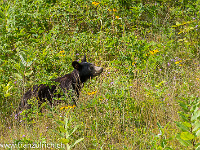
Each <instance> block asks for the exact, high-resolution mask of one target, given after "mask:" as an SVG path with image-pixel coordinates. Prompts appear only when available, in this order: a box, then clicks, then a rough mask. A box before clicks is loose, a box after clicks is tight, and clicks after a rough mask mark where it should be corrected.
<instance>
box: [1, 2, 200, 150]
mask: <svg viewBox="0 0 200 150" xmlns="http://www.w3.org/2000/svg"><path fill="white" fill-rule="evenodd" d="M199 4H200V2H199V1H181V0H180V1H174V2H173V1H166V0H164V1H148V2H143V1H122V0H118V1H112V2H111V1H107V0H104V1H99V2H97V1H96V2H95V3H94V2H93V3H92V1H87V0H86V1H82V0H73V1H69V0H65V1H60V0H48V1H42V0H41V1H40V0H36V1H30V0H26V1H16V0H13V1H3V0H2V1H0V74H1V75H0V108H1V109H0V117H1V121H0V144H2V143H4V144H5V143H7V144H9V143H15V144H18V143H23V144H33V145H34V144H39V143H42V144H45V143H47V144H51V143H54V144H56V143H57V144H60V143H64V144H65V146H66V145H68V149H70V148H69V147H70V146H71V149H91V150H92V149H136V150H137V149H141V150H143V149H158V150H160V149H166V150H169V149H178V150H179V149H198V148H199V144H200V141H199V137H200V133H199V132H200V126H199V116H200V115H199V112H200V110H199V107H200V106H199V105H200V103H199V101H200V99H199V86H200V85H199V81H200V76H199V72H200V70H199V69H200V67H199V56H200V55H199V54H200V53H199V47H200V44H199V41H200V39H199V34H200V32H199V31H200V29H199V25H200V24H199V20H200V17H199V16H200V5H199ZM84 54H86V55H87V57H88V61H90V62H93V63H95V64H96V65H97V66H102V67H103V68H104V72H103V73H102V74H101V75H100V76H99V77H97V78H94V79H92V80H90V81H88V82H87V83H86V84H85V85H84V88H83V89H82V91H81V95H80V98H79V100H78V102H77V103H78V107H77V108H69V107H67V106H66V109H62V108H63V107H65V104H60V105H59V106H54V107H53V108H49V107H48V105H47V108H46V109H43V112H42V113H40V112H39V111H38V110H37V108H33V109H31V110H26V111H29V113H28V115H22V117H20V119H19V120H18V119H15V114H14V112H15V110H16V109H17V107H18V105H19V102H20V100H21V97H22V95H23V94H24V93H25V91H27V90H28V88H30V87H31V85H33V84H40V83H47V82H48V81H49V80H50V79H53V78H56V77H58V76H62V75H64V74H67V73H69V72H71V71H72V70H73V68H72V65H71V63H72V61H73V60H77V59H81V57H82V56H83V55H84ZM24 113H25V112H24ZM70 133H71V134H70ZM0 146H1V145H0ZM7 149H8V148H7ZM22 149H23V148H22ZM24 149H25V148H24ZM27 149H30V148H27ZM60 149H61V148H60Z"/></svg>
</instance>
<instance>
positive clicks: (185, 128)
mask: <svg viewBox="0 0 200 150" xmlns="http://www.w3.org/2000/svg"><path fill="white" fill-rule="evenodd" d="M176 125H177V127H178V128H179V129H180V130H181V131H189V128H188V127H186V126H184V125H183V124H182V123H181V122H176Z"/></svg>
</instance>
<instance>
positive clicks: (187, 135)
mask: <svg viewBox="0 0 200 150" xmlns="http://www.w3.org/2000/svg"><path fill="white" fill-rule="evenodd" d="M180 137H181V139H183V140H192V139H194V135H193V134H191V133H189V132H181V135H180Z"/></svg>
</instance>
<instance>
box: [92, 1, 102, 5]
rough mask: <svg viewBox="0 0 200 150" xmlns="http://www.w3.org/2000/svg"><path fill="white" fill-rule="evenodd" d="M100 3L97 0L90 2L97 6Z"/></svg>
mask: <svg viewBox="0 0 200 150" xmlns="http://www.w3.org/2000/svg"><path fill="white" fill-rule="evenodd" d="M99 4H100V3H98V2H92V5H94V6H97V5H99Z"/></svg>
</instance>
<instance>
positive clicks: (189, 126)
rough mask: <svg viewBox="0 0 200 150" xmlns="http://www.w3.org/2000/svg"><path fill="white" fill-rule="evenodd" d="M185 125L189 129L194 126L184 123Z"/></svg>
mask: <svg viewBox="0 0 200 150" xmlns="http://www.w3.org/2000/svg"><path fill="white" fill-rule="evenodd" d="M183 125H184V126H186V127H188V128H191V127H192V125H191V124H190V123H189V122H183Z"/></svg>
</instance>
